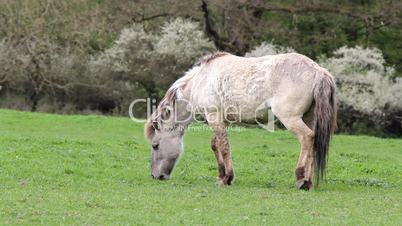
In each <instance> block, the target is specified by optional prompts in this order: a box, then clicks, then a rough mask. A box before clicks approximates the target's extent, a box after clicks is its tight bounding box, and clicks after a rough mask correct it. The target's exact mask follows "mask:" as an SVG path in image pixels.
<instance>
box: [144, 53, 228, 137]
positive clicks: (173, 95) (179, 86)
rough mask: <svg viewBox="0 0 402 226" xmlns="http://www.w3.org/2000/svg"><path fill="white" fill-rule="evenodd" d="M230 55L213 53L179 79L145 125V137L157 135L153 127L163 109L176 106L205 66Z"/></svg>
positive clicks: (199, 61)
mask: <svg viewBox="0 0 402 226" xmlns="http://www.w3.org/2000/svg"><path fill="white" fill-rule="evenodd" d="M226 55H230V53H227V52H221V51H218V52H215V53H211V54H209V55H206V56H203V57H201V58H200V59H199V60H198V62H197V63H196V64H195V65H194V66H193V67H192V68H191V69H190V70H188V71H187V72H186V73H185V75H184V76H183V77H181V78H179V79H178V80H177V81H176V82H174V83H173V85H172V86H170V88H169V89H168V90H167V91H166V94H165V96H164V97H163V98H162V100H161V101H160V103H159V105H158V107H157V109H156V111H155V112H154V113H152V115H151V117H149V118H148V120H147V122H146V123H145V127H144V135H145V137H146V138H148V139H152V137H153V135H154V133H155V128H154V127H153V123H152V122H153V121H154V120H155V119H156V118H158V117H159V116H160V115H161V114H163V112H162V111H161V109H165V108H164V107H165V106H166V105H174V101H175V100H176V99H177V98H181V97H180V95H182V94H181V90H183V89H184V88H185V87H186V85H187V84H188V82H189V81H191V79H193V78H194V76H195V75H197V74H198V73H199V72H200V71H201V67H202V66H203V65H205V64H208V63H209V62H211V61H213V60H214V59H216V58H219V57H222V56H226Z"/></svg>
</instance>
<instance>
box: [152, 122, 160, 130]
mask: <svg viewBox="0 0 402 226" xmlns="http://www.w3.org/2000/svg"><path fill="white" fill-rule="evenodd" d="M152 126H153V127H154V128H155V129H156V130H160V128H159V123H158V122H157V121H154V122H152Z"/></svg>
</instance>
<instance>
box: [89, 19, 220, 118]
mask: <svg viewBox="0 0 402 226" xmlns="http://www.w3.org/2000/svg"><path fill="white" fill-rule="evenodd" d="M213 50H215V47H214V45H213V44H212V43H211V42H210V41H209V40H208V39H206V38H205V37H204V35H203V33H202V31H201V30H200V29H199V25H198V24H197V23H194V22H191V21H190V20H184V19H180V18H179V19H176V20H172V21H170V22H169V23H165V24H164V25H163V26H162V27H161V31H160V33H151V32H146V31H145V30H144V29H143V27H142V26H141V25H139V24H134V25H133V26H131V27H130V28H127V29H124V30H123V31H122V32H121V34H120V36H119V37H118V39H117V40H116V41H115V43H114V44H113V46H111V47H110V48H109V49H107V50H105V51H104V52H103V53H101V54H99V55H97V56H96V57H93V58H92V60H91V62H90V68H91V71H92V73H93V74H94V75H96V76H97V77H98V78H99V79H100V80H102V81H105V82H107V81H113V84H110V86H109V88H110V89H112V90H113V92H115V93H119V94H118V95H117V96H118V97H117V98H119V99H121V100H122V101H123V102H124V104H122V106H121V108H122V109H124V110H125V111H126V110H128V106H129V104H130V102H131V101H132V100H134V99H135V98H136V97H142V98H144V97H151V98H155V99H160V98H161V97H162V95H163V93H164V91H165V90H167V88H168V86H169V85H170V84H171V83H173V82H174V81H175V80H176V79H177V78H178V77H180V76H182V75H183V74H184V72H185V71H186V70H187V69H188V68H189V67H190V66H191V65H192V64H193V63H194V62H195V61H196V59H197V58H199V57H201V56H202V55H204V54H206V53H207V52H210V51H213Z"/></svg>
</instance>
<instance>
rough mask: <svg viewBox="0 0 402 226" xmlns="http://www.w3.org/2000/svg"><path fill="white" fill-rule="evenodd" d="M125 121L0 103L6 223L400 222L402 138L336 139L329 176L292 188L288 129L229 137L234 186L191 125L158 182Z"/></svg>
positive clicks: (206, 139)
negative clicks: (168, 172) (223, 179)
mask: <svg viewBox="0 0 402 226" xmlns="http://www.w3.org/2000/svg"><path fill="white" fill-rule="evenodd" d="M142 134H143V132H142V125H141V124H135V123H133V122H131V121H130V120H129V119H127V118H112V117H103V116H59V115H48V114H38V113H24V112H16V111H9V110H0V225H4V224H24V225H38V224H44V225H57V224H80V225H116V224H119V225H122V224H123V225H193V224H196V225H206V224H211V225H262V224H274V225H289V224H292V225H302V224H305V225H311V224H317V225H333V224H338V225H339V224H341V225H361V224H372V225H385V224H388V225H397V224H400V223H401V222H402V191H401V190H402V140H400V139H399V140H398V139H380V138H375V137H368V136H344V135H337V136H335V137H334V139H333V142H332V148H331V150H330V160H329V168H328V174H327V183H326V184H323V185H322V186H320V188H319V189H315V190H314V191H310V192H306V191H299V190H296V189H295V186H294V176H293V174H294V173H293V172H294V166H295V163H296V160H297V158H298V154H299V150H298V149H299V147H298V143H297V141H296V139H295V138H294V136H293V135H292V134H290V133H288V132H286V131H278V132H275V133H268V132H265V131H264V130H261V129H247V130H245V131H241V132H235V131H233V132H231V134H230V139H231V144H232V148H233V159H234V165H235V172H236V181H235V183H234V185H233V186H230V187H218V186H216V185H215V184H214V182H215V176H216V174H217V172H216V171H217V170H216V165H215V159H214V156H213V153H212V151H211V150H210V147H209V145H210V138H211V133H210V132H208V131H204V132H195V131H192V132H188V133H187V134H186V138H185V140H186V142H185V155H184V156H183V158H182V160H181V162H180V163H179V164H178V167H177V168H176V169H175V171H174V173H173V178H172V179H171V180H169V181H155V180H152V179H151V177H150V171H149V158H150V151H149V147H148V144H147V142H146V141H145V140H144V138H143V135H142Z"/></svg>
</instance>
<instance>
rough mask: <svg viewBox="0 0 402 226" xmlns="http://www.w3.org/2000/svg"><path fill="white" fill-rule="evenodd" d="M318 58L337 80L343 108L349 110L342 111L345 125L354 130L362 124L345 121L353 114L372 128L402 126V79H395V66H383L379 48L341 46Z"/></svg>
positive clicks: (383, 61)
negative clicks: (401, 119)
mask: <svg viewBox="0 0 402 226" xmlns="http://www.w3.org/2000/svg"><path fill="white" fill-rule="evenodd" d="M319 61H320V64H321V65H322V66H323V67H326V68H327V69H328V70H329V71H330V72H331V73H332V74H333V75H334V76H335V78H336V80H337V84H338V98H339V100H340V103H341V111H342V110H343V111H345V112H347V113H348V114H345V112H343V113H341V116H342V117H340V122H339V124H340V125H343V127H346V128H344V129H346V130H349V131H354V129H353V128H354V127H356V125H357V124H361V123H356V122H353V123H352V124H350V122H349V123H347V124H349V125H347V124H345V122H346V121H350V120H348V119H347V117H353V118H354V121H355V120H357V121H364V122H365V124H370V127H368V128H371V129H370V130H371V131H376V132H379V131H381V132H385V133H387V132H389V131H390V130H391V131H395V130H399V131H401V130H402V128H401V127H400V122H399V126H398V114H399V116H400V115H402V101H401V100H400V98H401V97H402V79H401V78H394V79H392V77H393V73H394V69H393V68H392V67H385V66H384V65H385V60H384V58H383V55H382V53H381V51H380V50H379V49H376V48H362V47H359V46H357V47H354V48H348V47H342V48H340V49H339V50H337V51H335V52H334V57H331V58H324V57H321V58H320V60H319ZM358 127H359V128H361V127H362V126H361V125H360V126H358ZM398 127H399V128H398ZM401 132H402V131H401Z"/></svg>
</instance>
